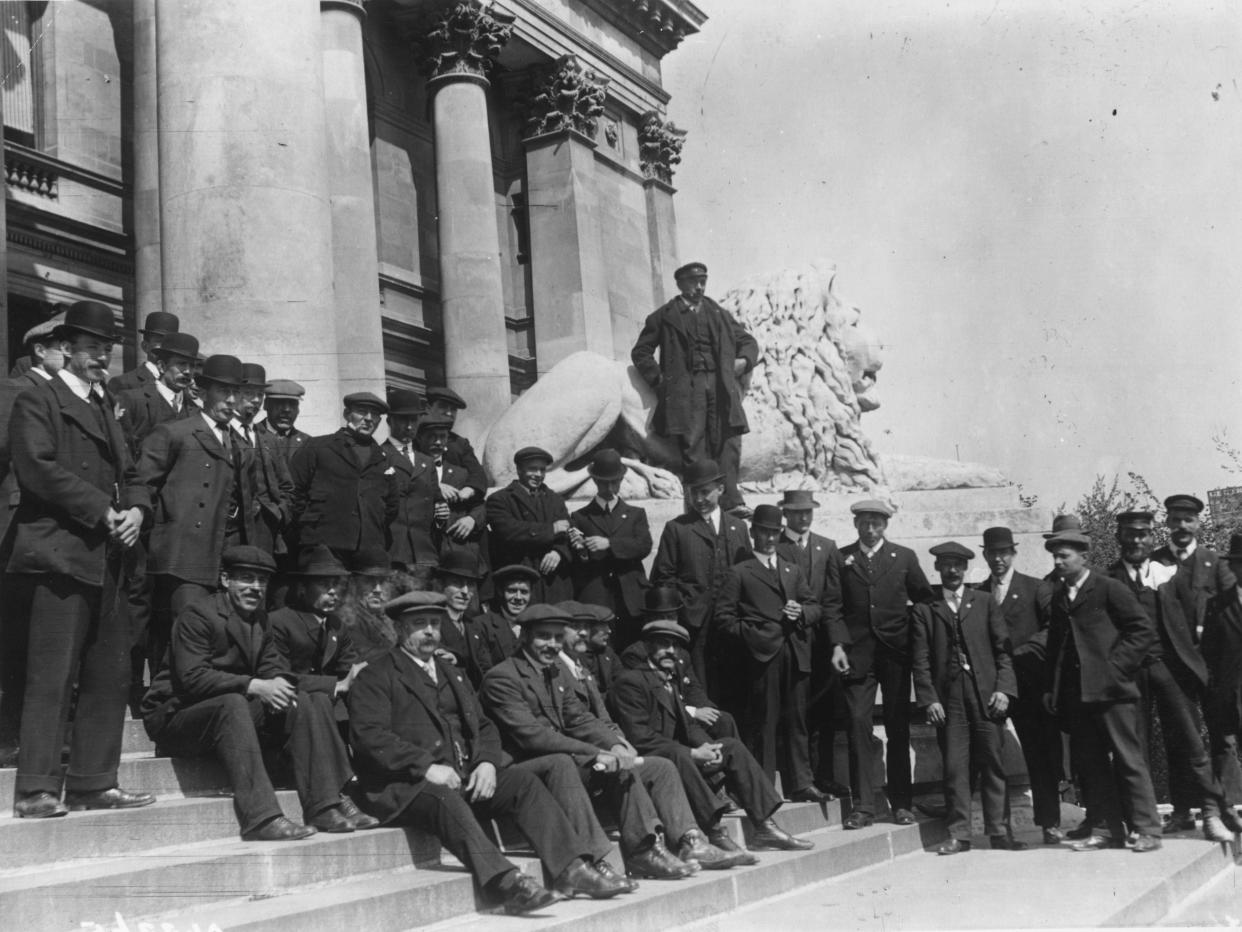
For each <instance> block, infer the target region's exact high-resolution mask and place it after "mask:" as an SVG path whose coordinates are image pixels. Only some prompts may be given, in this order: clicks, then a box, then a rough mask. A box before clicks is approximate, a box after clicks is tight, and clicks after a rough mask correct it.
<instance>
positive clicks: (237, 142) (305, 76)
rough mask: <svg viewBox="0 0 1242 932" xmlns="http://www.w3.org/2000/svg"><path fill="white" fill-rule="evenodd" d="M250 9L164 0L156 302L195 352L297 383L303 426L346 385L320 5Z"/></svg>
mask: <svg viewBox="0 0 1242 932" xmlns="http://www.w3.org/2000/svg"><path fill="white" fill-rule="evenodd" d="M255 9H256V8H255V5H254V0H159V18H158V20H157V30H156V34H157V55H158V61H157V67H158V88H159V156H160V178H159V183H160V189H159V198H160V236H161V243H162V253H163V263H162V273H163V284H164V306H165V308H166V309H167V310H169V311H172V312H173V313H175V314H178V315H180V316H181V319H182V323H183V325H184V326H185V328H186V330H188V331H190V332H191V333H193V334H195V335H196V336H198V337H199V339H200V341H201V343H202V345H203V347H204V352H206V353H232V354H235V355H237V356H240V357H241V358H242V359H244V360H247V361H251V362H257V363H261V364H263V365H264V366H266V367H267V372H268V375H269V376H270V377H272V378H291V379H296V380H297V381H299V382H301V383H302V384H304V385H305V386H306V389H307V395H306V401H305V404H304V406H303V414H302V419H301V421H300V422H299V425H298V426H299V427H301V428H302V429H304V430H306V431H307V432H309V433H312V434H320V433H327V432H329V431H331V430H333V429H335V428H336V427H337V426H338V425H339V423H340V399H341V393H340V383H339V380H338V377H337V361H336V339H337V326H336V320H335V305H334V301H333V295H332V213H331V208H330V205H329V202H328V196H329V195H328V191H329V189H328V160H327V157H326V145H325V142H324V139H325V133H326V130H325V125H324V102H323V94H324V84H323V51H322V49H321V48H320V40H319V31H320V12H319V6H318V4H316V3H310V2H307V0H264V2H263V15H262V17H260V19H261V22H256V19H255ZM371 235H372V236H373V235H374V231H372V234H371Z"/></svg>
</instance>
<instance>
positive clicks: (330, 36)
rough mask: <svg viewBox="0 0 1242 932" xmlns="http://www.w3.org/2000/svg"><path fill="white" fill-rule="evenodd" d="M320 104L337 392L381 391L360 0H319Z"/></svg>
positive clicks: (379, 323)
mask: <svg viewBox="0 0 1242 932" xmlns="http://www.w3.org/2000/svg"><path fill="white" fill-rule="evenodd" d="M319 6H320V9H321V11H322V13H321V17H322V18H321V27H322V28H321V33H320V39H321V42H322V47H323V89H324V95H323V96H324V110H325V120H326V124H327V134H326V136H325V138H326V140H327V153H326V157H327V170H328V196H329V201H330V204H331V210H332V272H333V294H334V296H335V302H336V350H337V377H338V379H339V380H340V391H341V394H342V395H347V394H349V393H351V392H361V391H369V392H374V393H375V394H377V395H379V396H380V397H381V398H382V397H384V331H383V318H382V316H381V314H380V299H379V253H378V249H377V247H376V241H375V193H374V188H373V183H372V178H371V145H370V139H369V136H368V131H367V93H366V77H365V75H364V73H363V64H362V19H363V16H364V15H365V13H364V12H363V8H362V3H361V0H322V2H321V3H320V5H319Z"/></svg>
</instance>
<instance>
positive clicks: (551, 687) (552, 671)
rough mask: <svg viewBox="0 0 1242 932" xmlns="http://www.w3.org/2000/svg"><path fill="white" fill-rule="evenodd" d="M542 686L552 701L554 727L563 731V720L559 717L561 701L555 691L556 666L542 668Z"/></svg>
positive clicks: (550, 665)
mask: <svg viewBox="0 0 1242 932" xmlns="http://www.w3.org/2000/svg"><path fill="white" fill-rule="evenodd" d="M543 684H544V686H546V687H547V689H548V697H549V698H550V699H551V700H552V710H553V712H555V713H556V727H557V728H558V729H559V730H561V731H564V730H565V720H564V719H563V718H562V717H561V699H560V696H558V695H557V690H556V665H555V664H549V665H548V666H546V667H544V668H543Z"/></svg>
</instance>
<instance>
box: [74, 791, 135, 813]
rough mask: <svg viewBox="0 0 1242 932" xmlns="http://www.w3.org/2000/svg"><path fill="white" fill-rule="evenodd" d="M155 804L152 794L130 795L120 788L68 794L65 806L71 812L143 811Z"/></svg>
mask: <svg viewBox="0 0 1242 932" xmlns="http://www.w3.org/2000/svg"><path fill="white" fill-rule="evenodd" d="M153 802H155V797H154V796H152V795H151V794H150V793H129V792H127V791H125V790H123V789H121V788H120V787H119V786H114V787H112V789H110V790H95V791H94V792H90V793H66V794H65V805H66V806H68V807H69V809H70V811H71V812H81V811H82V810H83V809H141V808H142V807H143V806H149V805H151V804H152V803H153Z"/></svg>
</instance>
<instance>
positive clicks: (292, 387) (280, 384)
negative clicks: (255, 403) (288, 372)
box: [267, 379, 306, 401]
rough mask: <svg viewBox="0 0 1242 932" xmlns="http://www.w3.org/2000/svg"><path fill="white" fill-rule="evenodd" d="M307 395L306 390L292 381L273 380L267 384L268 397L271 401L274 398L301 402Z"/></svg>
mask: <svg viewBox="0 0 1242 932" xmlns="http://www.w3.org/2000/svg"><path fill="white" fill-rule="evenodd" d="M305 395H306V389H305V388H303V387H302V386H301V385H299V384H298V383H297V382H295V381H293V380H292V379H272V381H270V382H268V383H267V397H268V400H269V401H270V400H271V399H273V398H288V399H290V400H292V401H301V400H302V398H303V397H304V396H305Z"/></svg>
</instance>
